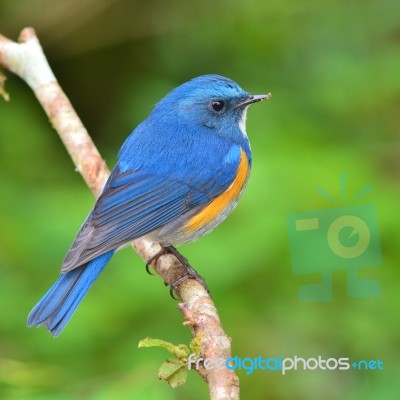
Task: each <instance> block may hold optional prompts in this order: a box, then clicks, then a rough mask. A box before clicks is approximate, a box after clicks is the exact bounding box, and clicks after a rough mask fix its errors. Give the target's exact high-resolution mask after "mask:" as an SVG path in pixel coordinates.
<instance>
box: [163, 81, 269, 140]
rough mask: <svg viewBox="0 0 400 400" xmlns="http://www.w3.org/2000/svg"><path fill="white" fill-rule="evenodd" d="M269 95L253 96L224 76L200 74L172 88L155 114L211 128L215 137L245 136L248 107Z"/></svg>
mask: <svg viewBox="0 0 400 400" xmlns="http://www.w3.org/2000/svg"><path fill="white" fill-rule="evenodd" d="M270 96H271V94H266V95H252V94H250V93H248V92H246V91H245V90H243V89H242V88H241V87H240V86H239V85H238V84H237V83H236V82H234V81H232V80H231V79H228V78H225V77H223V76H219V75H202V76H199V77H197V78H194V79H192V80H190V81H188V82H186V83H184V84H182V85H180V86H178V87H177V88H175V89H174V90H173V91H172V92H170V93H169V94H168V95H167V96H165V97H164V98H163V99H162V100H161V101H160V102H159V103H158V105H157V106H156V108H155V111H157V114H158V115H160V114H162V115H164V116H165V117H166V118H168V117H170V116H171V117H172V115H175V116H177V117H178V118H179V120H180V121H181V122H183V123H189V124H195V125H197V126H198V127H199V128H208V129H212V130H214V131H215V133H216V134H223V135H227V134H230V133H232V132H233V133H235V132H236V134H238V132H241V134H244V135H245V120H246V112H247V108H248V106H249V105H250V104H253V103H256V102H259V101H262V100H266V99H269V98H270Z"/></svg>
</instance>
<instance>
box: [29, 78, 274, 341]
mask: <svg viewBox="0 0 400 400" xmlns="http://www.w3.org/2000/svg"><path fill="white" fill-rule="evenodd" d="M269 97H270V94H267V95H251V94H250V93H248V92H246V91H244V90H243V89H242V88H241V87H240V86H239V85H238V84H237V83H235V82H234V81H232V80H230V79H228V78H225V77H223V76H219V75H204V76H199V77H197V78H194V79H192V80H190V81H188V82H186V83H184V84H182V85H181V86H178V87H177V88H175V89H174V90H172V91H171V92H170V93H169V94H167V95H166V96H165V97H164V98H163V99H162V100H161V101H160V102H159V103H158V104H157V105H156V106H155V107H154V109H153V111H152V112H151V114H150V115H149V117H148V118H147V119H146V120H144V121H143V122H142V123H141V124H140V125H139V126H138V127H137V128H136V129H135V130H134V131H133V132H132V133H131V135H130V136H129V137H128V138H127V139H126V141H125V143H124V144H123V146H122V148H121V150H120V151H119V154H118V162H117V164H116V166H115V167H114V169H113V171H112V172H111V175H110V177H109V178H108V180H107V182H106V184H105V186H104V188H103V191H102V193H101V195H100V196H99V198H98V199H97V201H96V203H95V205H94V207H93V209H92V211H91V212H90V213H89V215H88V217H87V218H86V220H85V222H84V223H83V225H82V227H81V228H80V230H79V232H78V234H77V236H76V238H75V240H74V242H73V243H72V246H71V248H70V249H69V251H68V253H67V255H66V257H65V259H64V262H63V265H62V268H61V276H60V277H59V279H58V280H57V281H56V283H55V284H54V285H53V286H52V287H51V288H50V289H49V291H48V292H47V293H46V294H45V295H44V296H43V298H42V299H41V300H40V301H39V302H38V303H37V304H36V306H35V307H34V308H33V309H32V311H31V312H30V314H29V316H28V326H42V325H44V326H46V327H47V329H48V330H49V331H50V332H51V333H52V334H53V335H54V336H57V335H59V334H60V333H61V331H62V330H63V329H64V328H65V325H66V324H67V322H68V321H69V319H70V318H71V316H72V314H73V313H74V312H75V310H76V308H77V307H78V305H79V303H80V302H81V301H82V299H83V297H84V296H85V294H86V292H87V291H88V290H89V289H90V287H91V286H92V284H93V282H94V281H95V280H96V278H97V277H98V275H99V274H100V273H101V272H102V270H103V269H104V267H105V266H106V264H107V263H108V261H109V260H110V259H111V257H112V256H113V254H114V253H115V251H116V250H118V249H119V248H120V247H122V246H124V245H126V244H127V243H129V242H130V241H132V240H133V239H135V238H138V237H142V236H146V237H148V238H149V239H151V240H152V241H155V242H158V243H160V244H161V246H163V247H164V248H165V249H167V251H168V250H171V249H174V248H173V247H172V245H174V246H176V245H180V244H183V243H187V242H190V241H193V240H196V239H198V238H199V237H200V236H202V235H204V234H205V233H207V232H210V231H211V230H212V229H214V228H215V227H216V226H217V225H218V224H220V223H221V222H222V221H223V220H224V219H225V218H226V217H227V215H228V214H229V213H230V212H231V211H232V210H233V208H234V207H235V205H236V203H237V201H238V200H239V198H240V196H241V195H242V193H243V191H244V189H245V187H246V184H247V180H248V178H249V174H250V168H251V150H250V143H249V140H248V137H247V135H246V130H245V121H246V112H247V108H248V106H249V105H250V104H252V103H255V102H258V101H261V100H265V99H268V98H269ZM193 271H194V270H192V271H189V274H188V276H187V277H188V278H196V279H197V278H199V276H198V275H197V274H196V273H194V272H193ZM171 287H172V286H171Z"/></svg>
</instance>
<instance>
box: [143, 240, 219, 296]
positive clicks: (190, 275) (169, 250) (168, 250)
mask: <svg viewBox="0 0 400 400" xmlns="http://www.w3.org/2000/svg"><path fill="white" fill-rule="evenodd" d="M164 254H173V255H174V256H175V257H176V258H177V259H178V260H179V262H180V263H181V264H182V266H183V267H184V268H185V270H186V273H185V275H183V276H181V277H180V278H179V279H177V280H176V281H174V282H172V283H171V284H170V295H171V297H172V298H173V299H176V300H178V299H177V298H176V297H175V296H174V290H175V289H176V288H177V287H178V286H179V285H180V284H181V283H182V282H184V281H186V280H187V279H196V281H197V282H199V283H200V284H201V285H202V286H203V287H204V289H205V290H206V291H207V293H208V294H209V295H210V297H211V293H210V290H209V289H208V286H207V284H206V281H205V280H204V278H203V277H202V276H200V275H199V274H198V273H197V271H196V270H195V269H194V268H193V267H192V266H191V265H190V264H189V261H188V259H187V258H185V257H184V256H183V255H182V254H181V253H179V251H178V250H177V249H176V248H175V247H174V246H171V245H169V246H162V248H161V250H160V251H159V252H158V253H157V254H156V255H154V256H153V257H151V258H150V259H149V260H148V261H147V263H146V271H147V272H148V273H149V274H150V275H153V274H152V273H151V272H150V270H149V265H150V264H151V263H153V262H155V261H157V260H158V259H159V258H160V257H161V256H162V255H164ZM166 285H167V284H166Z"/></svg>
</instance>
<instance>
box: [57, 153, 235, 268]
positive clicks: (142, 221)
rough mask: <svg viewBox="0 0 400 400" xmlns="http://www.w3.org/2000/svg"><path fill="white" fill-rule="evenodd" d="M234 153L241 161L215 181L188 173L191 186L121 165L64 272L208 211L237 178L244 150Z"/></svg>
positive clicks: (77, 240) (225, 168) (79, 236)
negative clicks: (185, 216) (198, 211)
mask: <svg viewBox="0 0 400 400" xmlns="http://www.w3.org/2000/svg"><path fill="white" fill-rule="evenodd" d="M237 147H238V146H237ZM232 153H233V152H232V151H231V154H232ZM234 153H237V154H238V157H237V160H236V157H235V158H234V159H233V158H232V157H230V160H229V162H228V163H226V164H225V165H224V166H223V168H221V170H220V171H215V173H214V174H213V175H212V177H210V174H208V175H207V178H204V177H203V178H202V175H201V174H198V173H197V174H194V172H193V171H192V172H190V171H188V179H187V180H185V182H182V181H181V180H179V179H176V178H174V177H171V176H170V175H161V176H158V175H155V174H153V173H148V172H145V171H140V170H139V171H133V170H126V171H122V170H121V168H120V167H118V166H117V167H116V168H115V169H114V170H113V172H112V174H111V175H110V177H109V179H108V181H107V183H106V185H105V187H104V189H103V192H102V194H101V195H100V197H99V198H98V200H97V202H96V204H95V206H94V208H93V210H92V211H91V213H90V214H89V216H88V217H87V219H86V221H85V222H84V224H83V226H82V227H81V229H80V230H79V232H78V234H77V236H76V238H75V241H74V242H73V244H72V246H71V248H70V250H69V252H68V253H67V255H66V257H65V259H64V263H63V266H62V269H61V271H62V273H65V272H68V271H71V270H72V269H74V268H76V267H78V266H80V265H82V264H84V263H86V262H88V261H90V260H92V259H93V258H95V257H97V256H99V255H101V254H104V253H105V252H107V251H109V250H113V249H116V248H118V247H120V246H122V245H124V244H126V243H127V242H129V241H131V240H133V239H135V238H138V237H140V236H143V235H145V234H147V233H149V232H152V231H153V230H155V229H157V228H159V227H161V226H164V225H165V224H167V223H169V222H171V221H173V220H174V219H176V218H178V217H180V216H182V215H183V214H185V213H186V212H189V211H191V210H193V209H195V208H199V209H201V208H203V207H205V206H206V205H207V204H209V203H210V202H211V201H212V200H213V199H214V198H215V197H216V196H218V195H219V194H221V193H223V192H224V191H225V190H226V189H227V188H228V187H229V186H230V184H231V183H232V182H233V180H234V179H235V177H236V172H237V169H238V165H239V162H240V150H239V149H238V151H237V152H236V151H234ZM190 174H192V175H190Z"/></svg>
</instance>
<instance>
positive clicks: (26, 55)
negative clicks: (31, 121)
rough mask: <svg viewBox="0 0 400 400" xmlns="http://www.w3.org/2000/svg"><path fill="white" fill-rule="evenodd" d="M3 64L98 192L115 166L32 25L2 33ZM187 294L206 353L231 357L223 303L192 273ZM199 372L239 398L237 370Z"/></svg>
mask: <svg viewBox="0 0 400 400" xmlns="http://www.w3.org/2000/svg"><path fill="white" fill-rule="evenodd" d="M0 66H2V67H4V68H6V69H8V70H9V71H12V72H14V73H15V74H16V75H18V76H19V77H20V78H22V79H23V80H24V81H25V82H26V83H27V84H28V85H29V86H30V87H31V88H32V90H33V92H34V93H35V95H36V97H37V99H38V100H39V102H40V104H41V105H42V107H43V108H44V110H45V112H46V114H47V116H48V117H49V119H50V122H51V123H52V125H53V127H54V128H55V130H56V131H57V133H58V134H59V136H60V138H61V140H62V141H63V143H64V145H65V147H66V148H67V151H68V153H69V154H70V156H71V158H72V160H73V162H74V164H75V166H76V169H77V170H78V171H79V172H80V173H81V175H82V176H83V178H84V180H85V182H86V184H87V185H88V186H89V188H90V190H91V191H92V192H93V194H94V195H95V196H98V195H99V194H100V192H101V189H102V187H103V185H104V183H105V181H106V180H107V178H108V176H109V170H108V169H107V166H106V164H105V162H104V161H103V159H102V158H101V156H100V154H99V152H98V150H97V149H96V147H95V145H94V143H93V142H92V139H91V138H90V136H89V134H88V132H87V131H86V129H85V127H84V126H83V124H82V122H81V121H80V119H79V117H78V115H77V114H76V112H75V110H74V108H73V107H72V105H71V103H70V101H69V100H68V98H67V96H66V95H65V93H64V92H63V90H62V89H61V87H60V85H59V84H58V82H57V80H56V78H55V76H54V74H53V72H52V71H51V68H50V66H49V64H48V62H47V60H46V57H45V55H44V53H43V50H42V47H41V46H40V43H39V40H38V39H37V36H36V33H35V31H34V30H33V29H32V28H25V29H24V30H23V31H22V32H21V34H20V38H19V43H16V42H13V41H11V40H9V39H7V38H6V37H4V36H2V35H0ZM132 246H133V248H134V249H135V250H136V252H137V253H138V254H139V256H140V257H142V258H143V260H149V259H151V258H152V257H153V256H154V255H155V254H157V252H158V251H159V250H160V249H161V248H160V246H159V244H158V243H152V242H150V241H148V240H145V239H137V240H135V241H133V242H132ZM152 266H153V268H154V269H155V271H156V272H157V273H158V274H159V275H160V276H161V278H162V279H163V280H164V282H166V283H167V284H170V283H171V282H174V281H176V280H177V279H179V278H180V277H182V276H183V275H184V274H185V270H184V268H183V266H182V265H181V264H180V262H179V261H178V259H177V258H176V257H175V256H173V255H170V254H167V255H163V256H161V257H160V258H159V259H158V260H157V262H156V263H155V264H153V265H152ZM176 293H177V295H178V296H179V298H180V299H181V303H180V304H179V306H178V309H179V310H180V311H181V312H182V314H183V316H184V318H185V323H184V324H185V325H188V326H189V327H190V329H191V331H192V334H193V336H194V337H196V339H197V342H198V343H199V344H200V346H201V353H202V356H203V357H204V358H211V359H217V358H223V359H228V358H230V357H231V346H230V339H229V337H228V336H227V335H226V334H225V332H224V331H223V329H222V326H221V322H220V320H219V316H218V312H217V309H216V307H215V305H214V303H213V302H212V300H211V298H210V296H209V295H208V293H207V291H206V290H205V289H204V288H203V286H202V285H201V284H199V283H198V282H197V281H196V280H193V279H188V280H186V281H184V282H183V283H182V284H180V285H179V286H178V287H177V288H176ZM199 373H200V374H201V375H202V377H203V378H204V380H205V381H207V383H208V386H209V392H210V398H211V399H212V400H222V399H223V400H228V399H229V400H237V399H239V380H238V378H237V376H236V375H235V374H234V372H233V371H230V370H229V369H227V368H224V369H204V368H202V369H201V370H200V371H199Z"/></svg>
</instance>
